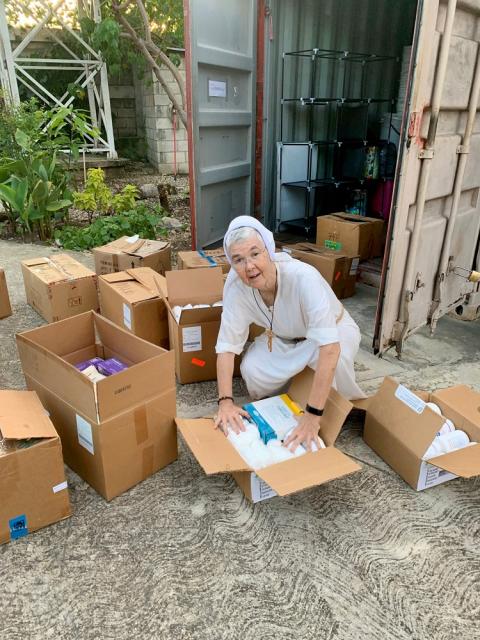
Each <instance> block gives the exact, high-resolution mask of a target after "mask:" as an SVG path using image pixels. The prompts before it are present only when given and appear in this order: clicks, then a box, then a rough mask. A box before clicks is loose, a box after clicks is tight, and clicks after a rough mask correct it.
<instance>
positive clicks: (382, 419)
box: [363, 377, 480, 491]
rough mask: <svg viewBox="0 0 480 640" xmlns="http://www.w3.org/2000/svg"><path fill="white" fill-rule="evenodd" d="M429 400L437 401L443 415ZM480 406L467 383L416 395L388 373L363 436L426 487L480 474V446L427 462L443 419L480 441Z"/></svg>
mask: <svg viewBox="0 0 480 640" xmlns="http://www.w3.org/2000/svg"><path fill="white" fill-rule="evenodd" d="M426 402H435V403H436V404H438V406H439V407H440V409H441V410H442V413H443V416H444V417H442V416H439V415H438V414H437V413H435V412H434V411H432V409H430V408H429V407H427V406H426ZM479 407H480V393H478V392H476V391H474V390H473V389H471V388H470V387H467V386H465V385H460V386H455V387H450V388H448V389H440V390H438V391H436V392H434V393H426V392H420V393H417V392H415V393H413V392H411V391H409V389H407V388H406V387H404V386H403V385H401V384H399V383H398V382H396V381H395V380H393V379H392V378H388V377H387V378H385V380H384V381H383V384H382V386H381V387H380V389H379V390H378V391H377V393H376V394H375V395H374V396H372V397H371V398H370V399H369V402H368V405H367V415H366V420H365V429H364V435H363V437H364V440H365V442H366V443H367V444H368V446H369V447H371V448H372V449H373V450H374V451H375V452H376V453H377V454H378V455H379V456H380V457H381V458H383V460H385V462H386V463H387V464H389V465H390V466H391V467H392V469H394V470H395V471H396V472H397V473H398V475H400V476H401V477H402V478H403V479H404V480H405V482H407V483H408V484H409V485H410V486H411V487H412V488H413V489H415V490H417V491H422V490H423V489H428V488H429V487H433V486H435V485H438V484H441V483H443V482H447V481H448V480H452V479H453V478H456V477H458V476H460V477H462V478H472V477H474V476H478V475H480V444H476V445H472V446H469V447H466V448H464V449H460V450H458V451H452V452H451V453H447V454H444V455H442V456H438V457H436V458H431V459H430V460H428V462H426V461H424V460H422V456H423V455H424V453H425V451H426V450H427V449H428V447H429V446H430V445H431V444H432V442H433V439H434V438H435V434H436V433H437V431H438V430H439V429H440V428H441V426H442V425H443V423H444V421H445V420H444V418H450V420H452V422H453V423H454V425H455V428H456V429H461V430H462V431H465V432H466V433H467V434H468V436H469V438H470V440H471V441H472V442H480V412H479Z"/></svg>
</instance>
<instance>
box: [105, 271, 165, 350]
mask: <svg viewBox="0 0 480 640" xmlns="http://www.w3.org/2000/svg"><path fill="white" fill-rule="evenodd" d="M98 291H99V299H100V312H101V314H102V315H103V316H104V317H105V318H108V319H109V320H111V321H112V322H115V324H118V325H119V326H121V327H125V329H128V330H129V331H131V332H132V333H133V334H135V335H136V336H138V337H139V338H143V339H144V340H148V342H152V343H153V344H156V345H158V346H160V347H163V348H164V349H168V348H169V339H168V315H167V309H166V306H165V298H166V296H167V283H166V280H165V278H164V277H163V276H161V275H160V274H158V273H157V272H156V271H153V269H150V268H149V267H139V268H138V269H127V271H120V272H118V273H108V274H105V275H103V276H99V278H98Z"/></svg>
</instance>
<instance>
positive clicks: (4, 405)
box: [0, 391, 71, 544]
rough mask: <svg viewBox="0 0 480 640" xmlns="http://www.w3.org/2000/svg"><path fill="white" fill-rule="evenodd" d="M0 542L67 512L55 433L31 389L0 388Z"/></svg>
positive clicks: (66, 516) (59, 452) (60, 454)
mask: <svg viewBox="0 0 480 640" xmlns="http://www.w3.org/2000/svg"><path fill="white" fill-rule="evenodd" d="M0 495H1V500H0V544H1V543H4V542H9V541H10V540H16V539H18V538H22V537H23V536H26V535H27V534H29V533H31V532H32V531H36V530H37V529H41V528H42V527H46V526H47V525H49V524H52V523H54V522H58V521H59V520H63V519H64V518H68V516H70V515H71V509H70V500H69V496H68V487H67V482H66V480H65V468H64V466H63V458H62V445H61V443H60V438H59V437H58V434H57V432H56V431H55V428H54V426H53V424H52V423H51V421H50V419H49V418H48V416H47V412H46V411H45V409H44V408H43V407H42V405H41V403H40V400H39V399H38V396H37V394H36V393H35V392H33V391H0Z"/></svg>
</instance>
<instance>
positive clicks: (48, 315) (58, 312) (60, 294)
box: [22, 253, 98, 322]
mask: <svg viewBox="0 0 480 640" xmlns="http://www.w3.org/2000/svg"><path fill="white" fill-rule="evenodd" d="M22 273H23V282H24V285H25V293H26V296H27V302H28V304H29V305H30V306H32V307H33V308H34V309H35V311H36V312H37V313H39V314H40V315H41V316H42V318H44V319H45V320H46V321H47V322H56V321H57V320H63V319H64V318H70V317H71V316H74V315H77V314H79V313H84V312H85V311H90V310H92V311H97V310H98V295H97V276H96V275H95V273H94V272H93V271H91V270H90V269H88V268H87V267H85V266H84V265H83V264H80V262H77V261H76V260H74V259H73V258H71V257H70V256H69V255H67V254H64V253H61V254H58V255H54V256H50V257H49V258H31V259H29V260H23V261H22Z"/></svg>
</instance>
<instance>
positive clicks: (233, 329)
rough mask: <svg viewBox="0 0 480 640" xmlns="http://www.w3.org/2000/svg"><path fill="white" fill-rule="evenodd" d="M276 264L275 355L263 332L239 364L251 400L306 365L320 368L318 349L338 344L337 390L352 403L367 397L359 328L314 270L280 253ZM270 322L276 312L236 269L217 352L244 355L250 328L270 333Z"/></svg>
mask: <svg viewBox="0 0 480 640" xmlns="http://www.w3.org/2000/svg"><path fill="white" fill-rule="evenodd" d="M275 264H276V267H277V296H276V299H275V305H274V308H273V324H272V331H273V333H274V337H273V342H272V351H271V352H270V351H269V349H268V343H267V336H266V335H265V334H262V335H261V336H259V337H258V338H256V339H255V341H254V342H253V344H251V345H250V347H249V348H248V350H247V352H246V353H245V355H244V357H243V360H242V364H241V373H242V377H243V379H244V380H245V383H246V385H247V388H248V392H249V394H250V396H251V397H252V398H253V399H258V398H263V397H266V396H271V395H275V394H276V393H279V392H281V391H282V390H283V389H284V388H285V387H286V385H287V384H288V382H289V381H290V379H291V378H292V377H293V376H294V375H296V374H297V373H299V372H301V371H303V369H304V368H305V367H306V366H307V365H308V366H309V367H311V368H312V369H315V368H316V366H317V361H318V350H319V347H321V346H322V345H326V344H332V343H334V342H339V343H340V357H339V360H338V363H337V368H336V370H335V378H334V382H333V386H334V388H335V389H337V391H338V392H339V393H341V394H342V395H343V396H344V397H346V398H347V399H349V400H353V399H357V398H364V397H365V394H364V393H363V391H362V390H361V389H360V387H359V386H358V385H357V383H356V381H355V372H354V365H353V363H354V358H355V355H356V354H357V351H358V348H359V345H360V330H359V328H358V326H357V324H356V323H355V321H354V320H353V318H352V317H351V316H350V314H349V313H348V311H347V310H346V309H344V307H343V305H342V304H341V302H340V301H339V300H338V298H337V297H336V296H335V294H334V293H333V291H332V289H331V287H330V286H329V284H328V283H327V282H326V280H325V279H324V278H323V277H322V276H321V275H320V273H319V272H318V271H317V270H316V269H315V268H314V267H312V266H311V265H308V264H305V263H303V262H300V261H299V260H295V259H293V258H291V257H290V256H288V255H287V254H277V255H276V257H275ZM342 310H343V315H342ZM339 318H340V320H339V321H338V322H337V319H339ZM271 319H272V308H269V307H267V306H266V305H265V303H264V302H263V300H262V297H261V295H260V293H259V291H257V290H255V289H253V288H252V287H249V286H247V285H246V284H244V283H243V282H242V280H241V279H240V278H239V277H238V276H237V274H236V273H235V272H234V270H233V269H232V270H231V271H230V273H229V276H228V279H227V282H226V284H225V290H224V298H223V313H222V321H221V326H220V332H219V335H218V340H217V345H216V352H217V353H225V352H230V353H235V354H240V353H241V352H242V351H243V348H244V345H245V342H246V341H247V338H248V333H249V328H250V324H251V323H255V324H257V325H259V326H261V327H264V328H265V329H269V328H270V321H271Z"/></svg>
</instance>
